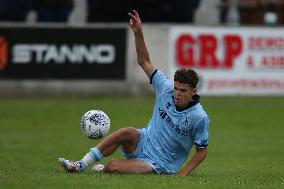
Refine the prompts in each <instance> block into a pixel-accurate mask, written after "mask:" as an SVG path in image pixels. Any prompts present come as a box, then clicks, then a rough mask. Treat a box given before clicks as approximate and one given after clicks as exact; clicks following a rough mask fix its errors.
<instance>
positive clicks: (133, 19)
mask: <svg viewBox="0 0 284 189" xmlns="http://www.w3.org/2000/svg"><path fill="white" fill-rule="evenodd" d="M128 16H129V17H130V20H129V25H130V27H131V29H132V31H133V32H134V33H135V32H138V31H140V30H141V29H142V22H141V19H140V17H139V14H138V12H137V11H136V10H133V12H132V13H131V12H129V13H128Z"/></svg>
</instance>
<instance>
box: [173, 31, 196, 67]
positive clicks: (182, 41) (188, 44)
mask: <svg viewBox="0 0 284 189" xmlns="http://www.w3.org/2000/svg"><path fill="white" fill-rule="evenodd" d="M193 45H194V39H193V37H192V36H191V35H181V36H180V37H179V38H178V40H177V43H176V52H177V53H176V59H177V63H178V64H179V65H180V66H184V67H192V66H193V64H194V62H193V60H194V59H193V52H194V50H193V47H192V46H193Z"/></svg>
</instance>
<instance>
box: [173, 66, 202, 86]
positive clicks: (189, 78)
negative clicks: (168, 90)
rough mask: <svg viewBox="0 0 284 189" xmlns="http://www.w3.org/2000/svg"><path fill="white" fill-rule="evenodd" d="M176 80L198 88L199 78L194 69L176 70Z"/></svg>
mask: <svg viewBox="0 0 284 189" xmlns="http://www.w3.org/2000/svg"><path fill="white" fill-rule="evenodd" d="M174 81H178V82H180V83H185V84H189V85H190V86H191V87H193V88H196V87H197V84H198V81H199V78H198V75H197V73H196V72H195V71H194V70H193V69H190V68H188V69H185V68H181V69H179V70H177V71H176V72H175V76H174Z"/></svg>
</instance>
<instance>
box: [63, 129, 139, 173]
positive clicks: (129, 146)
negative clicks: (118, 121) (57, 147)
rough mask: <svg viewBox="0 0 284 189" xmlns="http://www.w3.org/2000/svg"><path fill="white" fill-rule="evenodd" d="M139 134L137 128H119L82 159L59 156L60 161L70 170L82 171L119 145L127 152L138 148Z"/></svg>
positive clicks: (109, 153)
mask: <svg viewBox="0 0 284 189" xmlns="http://www.w3.org/2000/svg"><path fill="white" fill-rule="evenodd" d="M139 135H140V134H139V131H138V130H137V129H136V128H131V127H129V128H122V129H119V130H117V131H116V132H114V133H112V134H110V135H108V136H106V137H105V138H104V139H103V140H102V141H101V142H100V143H99V144H98V145H97V146H96V147H94V148H92V149H91V150H90V152H89V153H87V154H86V155H85V156H84V157H83V159H82V160H81V161H69V160H65V159H64V158H59V163H60V164H61V166H62V167H63V168H64V169H65V170H66V171H68V172H80V171H82V170H84V169H85V168H86V167H87V166H89V165H91V164H93V163H94V162H96V161H99V160H101V159H103V157H106V156H109V155H111V154H112V153H113V152H115V151H116V149H117V148H118V147H119V146H122V148H123V150H124V151H125V152H126V153H132V152H133V151H134V150H135V149H136V146H137V143H138V141H139Z"/></svg>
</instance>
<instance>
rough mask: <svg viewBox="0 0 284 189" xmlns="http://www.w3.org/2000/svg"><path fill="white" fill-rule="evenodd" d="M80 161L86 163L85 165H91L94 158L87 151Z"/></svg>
mask: <svg viewBox="0 0 284 189" xmlns="http://www.w3.org/2000/svg"><path fill="white" fill-rule="evenodd" d="M82 161H83V162H84V164H85V165H86V167H87V166H89V165H92V164H93V163H95V160H94V158H93V156H92V155H91V154H90V153H87V154H86V155H85V156H84V157H83V159H82Z"/></svg>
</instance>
